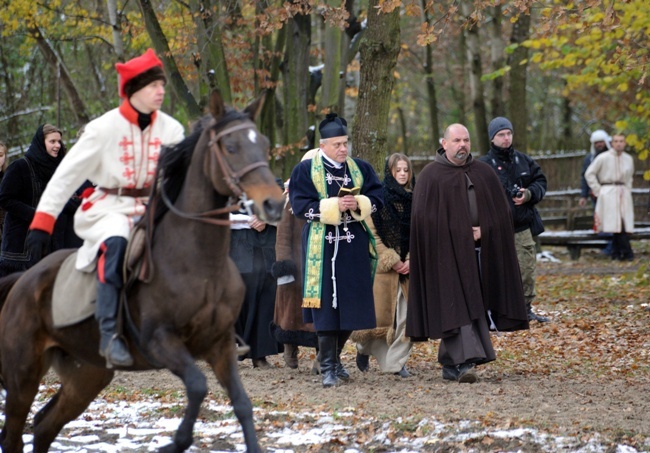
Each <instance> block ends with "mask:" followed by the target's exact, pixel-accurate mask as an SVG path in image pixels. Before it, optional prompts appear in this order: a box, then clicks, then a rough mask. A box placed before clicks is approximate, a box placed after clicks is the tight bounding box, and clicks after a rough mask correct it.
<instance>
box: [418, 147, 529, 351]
mask: <svg viewBox="0 0 650 453" xmlns="http://www.w3.org/2000/svg"><path fill="white" fill-rule="evenodd" d="M441 151H442V150H441ZM441 151H439V154H438V155H437V156H436V159H435V161H434V163H430V164H428V165H427V166H425V167H424V169H423V170H422V171H421V172H420V175H419V176H418V183H417V185H416V186H415V189H414V191H413V205H412V208H411V247H410V250H411V254H410V266H411V269H410V285H409V295H408V309H407V311H406V335H407V336H409V337H411V338H412V339H413V340H414V341H421V340H425V339H427V338H430V339H436V338H444V337H446V336H448V335H451V334H454V333H456V332H457V329H459V328H460V327H461V326H466V325H469V324H471V323H472V321H473V320H476V319H479V318H481V317H485V315H486V311H487V310H491V316H492V319H493V320H494V322H495V323H496V326H497V328H498V329H499V330H502V331H511V330H520V329H527V328H528V318H527V315H526V305H525V304H524V295H523V289H522V286H521V277H520V273H519V263H518V261H517V252H516V250H515V241H514V232H513V229H512V221H511V220H510V212H509V211H508V202H507V200H506V196H505V194H504V193H503V188H502V187H501V184H500V183H499V180H498V179H497V177H496V175H495V174H494V171H492V169H491V168H490V167H489V166H488V165H486V164H485V163H483V162H479V161H475V160H472V158H471V156H470V158H469V160H468V161H467V162H466V163H465V164H464V165H460V166H456V165H453V164H451V163H449V161H447V160H446V159H445V158H444V157H443V156H442V155H441V154H440V152H441ZM470 184H471V187H473V189H474V193H475V196H476V205H477V206H476V207H477V211H478V212H477V214H478V219H477V220H478V225H479V226H480V228H481V242H480V243H481V253H480V255H479V259H480V268H479V265H478V264H477V253H476V250H475V246H476V243H475V242H474V238H473V237H472V225H473V224H474V222H473V219H472V216H471V212H470V199H469V194H468V192H469V190H468V188H469V187H470V186H469V185H470Z"/></svg>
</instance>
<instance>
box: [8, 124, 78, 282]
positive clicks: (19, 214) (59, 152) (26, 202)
mask: <svg viewBox="0 0 650 453" xmlns="http://www.w3.org/2000/svg"><path fill="white" fill-rule="evenodd" d="M65 151H66V149H65V145H64V144H63V142H62V133H61V131H60V130H59V129H58V128H57V127H55V126H52V125H51V124H44V125H42V126H40V127H39V128H38V129H37V130H36V133H35V134H34V138H32V143H31V145H30V146H29V149H28V150H27V152H26V153H25V155H24V156H23V157H22V158H20V159H18V160H16V161H15V162H13V163H12V164H11V165H10V166H9V167H8V168H7V171H6V172H5V174H4V177H3V178H2V183H0V207H1V208H2V209H4V210H5V211H6V217H5V222H4V229H3V231H2V249H1V252H0V277H3V276H5V275H8V274H10V273H12V272H17V271H23V270H26V269H28V268H30V267H31V266H33V265H34V264H36V263H35V262H33V260H32V259H31V256H30V255H29V253H27V251H26V250H25V238H26V237H27V230H28V228H29V224H30V223H31V221H32V218H33V217H34V213H35V210H36V205H37V204H38V201H39V200H40V199H41V195H42V193H43V190H45V186H46V185H47V183H48V182H49V180H50V178H52V175H53V174H54V171H55V170H56V167H57V166H58V165H59V163H60V162H61V160H63V156H65ZM69 204H70V207H69V208H70V209H69V210H68V214H69V215H72V214H74V211H75V209H76V207H77V206H78V201H77V202H76V203H75V202H74V201H71V202H70V203H69ZM61 223H62V225H63V224H64V223H67V219H66V222H64V221H62V222H61ZM59 230H62V228H59ZM64 235H65V232H64V231H60V233H59V234H58V235H54V236H52V250H56V249H60V248H64V247H70V246H73V245H74V244H71V243H67V244H66V243H65V242H66V241H64V240H63V239H62V238H63V237H64ZM67 242H70V241H67Z"/></svg>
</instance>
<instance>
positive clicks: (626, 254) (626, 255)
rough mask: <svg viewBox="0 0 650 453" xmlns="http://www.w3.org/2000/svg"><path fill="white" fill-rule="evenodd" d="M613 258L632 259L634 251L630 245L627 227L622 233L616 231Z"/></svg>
mask: <svg viewBox="0 0 650 453" xmlns="http://www.w3.org/2000/svg"><path fill="white" fill-rule="evenodd" d="M611 256H612V259H621V260H626V259H632V258H633V257H634V253H633V252H632V246H631V245H630V237H629V236H628V235H627V233H626V232H625V227H623V231H622V232H621V233H614V236H613V237H612V255H611Z"/></svg>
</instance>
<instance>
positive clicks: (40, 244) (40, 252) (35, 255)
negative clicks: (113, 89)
mask: <svg viewBox="0 0 650 453" xmlns="http://www.w3.org/2000/svg"><path fill="white" fill-rule="evenodd" d="M50 238H51V236H50V234H49V233H46V232H45V231H43V230H30V231H29V233H27V239H25V250H26V251H27V252H29V256H30V257H31V258H30V260H31V261H32V262H33V263H36V262H38V261H40V260H41V258H43V257H44V256H45V255H47V254H48V253H50Z"/></svg>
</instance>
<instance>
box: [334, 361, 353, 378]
mask: <svg viewBox="0 0 650 453" xmlns="http://www.w3.org/2000/svg"><path fill="white" fill-rule="evenodd" d="M336 377H337V378H339V379H340V380H342V381H345V382H348V381H349V380H350V373H348V370H346V369H345V367H344V366H343V365H341V364H340V363H337V364H336Z"/></svg>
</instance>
